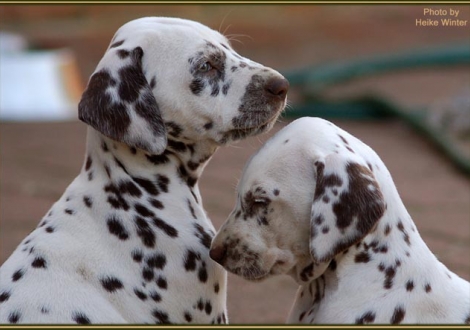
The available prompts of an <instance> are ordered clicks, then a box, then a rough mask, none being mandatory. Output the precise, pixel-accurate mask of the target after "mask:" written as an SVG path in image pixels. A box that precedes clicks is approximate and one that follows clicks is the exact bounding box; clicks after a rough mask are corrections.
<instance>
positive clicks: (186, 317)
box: [184, 312, 193, 322]
mask: <svg viewBox="0 0 470 330" xmlns="http://www.w3.org/2000/svg"><path fill="white" fill-rule="evenodd" d="M184 319H185V320H186V322H191V321H192V320H193V317H192V316H191V314H190V313H189V312H184Z"/></svg>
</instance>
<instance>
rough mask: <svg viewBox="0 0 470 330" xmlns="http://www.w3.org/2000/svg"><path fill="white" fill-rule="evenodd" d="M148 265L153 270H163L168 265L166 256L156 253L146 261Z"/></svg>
mask: <svg viewBox="0 0 470 330" xmlns="http://www.w3.org/2000/svg"><path fill="white" fill-rule="evenodd" d="M146 262H147V265H148V266H149V267H151V268H156V269H163V268H165V265H166V256H165V255H164V254H161V253H156V254H154V255H152V256H150V257H148V258H147V259H146Z"/></svg>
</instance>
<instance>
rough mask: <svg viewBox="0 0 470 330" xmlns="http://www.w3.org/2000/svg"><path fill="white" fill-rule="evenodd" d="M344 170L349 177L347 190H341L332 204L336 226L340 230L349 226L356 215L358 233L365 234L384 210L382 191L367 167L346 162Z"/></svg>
mask: <svg viewBox="0 0 470 330" xmlns="http://www.w3.org/2000/svg"><path fill="white" fill-rule="evenodd" d="M346 172H347V173H348V177H349V187H348V190H347V191H345V192H343V193H342V194H341V195H340V200H339V201H338V202H337V203H335V204H334V205H333V212H334V213H335V215H336V226H337V227H338V228H339V229H340V230H341V229H343V228H346V227H349V226H350V225H351V224H352V223H353V221H354V218H355V217H357V219H359V221H357V223H356V229H357V230H358V232H359V233H360V234H365V233H368V232H369V231H370V230H371V229H372V227H373V226H374V224H375V223H376V222H377V220H379V219H380V218H381V217H382V215H383V214H384V212H385V207H384V205H385V204H384V202H383V201H384V200H383V196H382V192H381V191H380V188H379V185H378V184H377V182H376V181H375V179H374V176H373V174H372V172H371V171H370V170H369V169H368V168H367V167H365V166H362V165H359V164H356V163H348V164H347V165H346Z"/></svg>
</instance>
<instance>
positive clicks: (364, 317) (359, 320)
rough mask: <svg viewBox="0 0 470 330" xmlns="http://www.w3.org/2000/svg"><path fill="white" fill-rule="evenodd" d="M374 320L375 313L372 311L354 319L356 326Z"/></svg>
mask: <svg viewBox="0 0 470 330" xmlns="http://www.w3.org/2000/svg"><path fill="white" fill-rule="evenodd" d="M374 320H375V313H374V312H372V311H368V312H365V313H364V314H362V316H361V317H359V318H357V319H356V324H366V323H372V322H374Z"/></svg>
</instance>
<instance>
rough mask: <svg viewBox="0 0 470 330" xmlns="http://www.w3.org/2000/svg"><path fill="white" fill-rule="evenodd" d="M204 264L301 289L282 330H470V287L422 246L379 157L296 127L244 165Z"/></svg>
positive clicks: (302, 122)
mask: <svg viewBox="0 0 470 330" xmlns="http://www.w3.org/2000/svg"><path fill="white" fill-rule="evenodd" d="M210 256H211V257H212V258H213V259H214V260H215V261H217V262H218V263H220V264H221V265H222V266H224V267H225V268H226V269H227V270H229V271H231V272H233V273H235V274H237V275H239V276H242V277H244V278H245V279H247V280H252V281H259V280H262V279H265V278H267V277H269V276H273V275H277V274H288V275H290V276H292V277H293V278H294V280H295V281H296V282H297V283H298V284H299V289H298V292H297V295H296V298H295V302H294V304H293V307H292V309H291V312H290V315H289V317H288V323H309V324H310V323H320V324H329V323H336V324H340V323H349V324H350V323H356V324H365V323H382V324H390V323H391V324H398V323H467V324H468V323H470V284H469V283H468V282H467V281H465V280H464V279H462V278H460V277H459V276H457V275H456V274H454V273H452V272H451V271H449V270H448V269H447V268H446V266H444V265H443V264H442V263H441V262H439V261H438V260H437V259H436V257H435V256H434V254H433V253H432V252H431V251H430V250H429V249H428V247H427V246H426V244H425V243H424V241H423V240H422V239H421V237H420V235H419V233H418V230H417V229H416V226H415V224H414V223H413V221H412V219H411V217H410V215H409V214H408V212H407V210H406V209H405V206H404V205H403V202H402V201H401V199H400V196H399V194H398V192H397V189H396V187H395V185H394V183H393V180H392V177H391V176H390V173H389V172H388V170H387V168H386V167H385V165H384V163H383V162H382V161H381V160H380V158H379V157H378V156H377V154H376V153H375V152H374V151H373V150H372V149H371V148H369V147H368V146H367V145H365V144H364V143H363V142H361V141H360V140H358V139H357V138H355V137H354V136H352V135H350V134H348V133H347V132H345V131H344V130H342V129H340V128H339V127H337V126H335V125H333V124H332V123H330V122H328V121H325V120H323V119H319V118H309V117H305V118H301V119H298V120H295V121H294V122H292V123H291V124H289V125H288V126H286V127H284V128H283V129H282V130H281V131H279V132H278V133H277V134H276V135H275V136H274V137H272V138H271V139H270V140H268V142H266V144H265V145H264V146H263V147H262V148H261V149H260V150H259V151H258V152H257V153H256V154H255V155H254V156H252V158H251V159H250V160H249V161H248V163H247V165H246V167H245V169H244V172H243V174H242V177H241V179H240V182H239V184H238V199H237V202H236V206H235V208H234V210H233V212H232V213H231V214H230V216H229V217H228V219H227V221H226V222H225V223H224V224H223V226H222V227H221V228H220V230H219V232H218V233H217V235H216V236H215V238H214V240H213V241H212V246H211V251H210Z"/></svg>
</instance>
